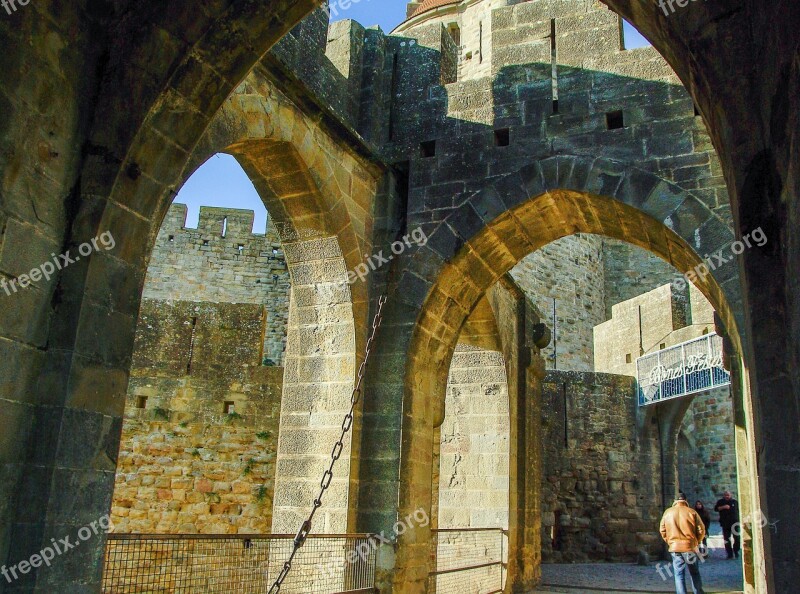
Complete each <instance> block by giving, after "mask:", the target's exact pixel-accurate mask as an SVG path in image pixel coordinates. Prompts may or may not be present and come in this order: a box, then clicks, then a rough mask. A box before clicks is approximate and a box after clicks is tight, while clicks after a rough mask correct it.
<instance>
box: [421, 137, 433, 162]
mask: <svg viewBox="0 0 800 594" xmlns="http://www.w3.org/2000/svg"><path fill="white" fill-rule="evenodd" d="M419 152H420V155H421V156H422V157H423V158H424V159H427V158H429V157H435V156H436V141H435V140H428V141H426V142H421V143H420V145H419Z"/></svg>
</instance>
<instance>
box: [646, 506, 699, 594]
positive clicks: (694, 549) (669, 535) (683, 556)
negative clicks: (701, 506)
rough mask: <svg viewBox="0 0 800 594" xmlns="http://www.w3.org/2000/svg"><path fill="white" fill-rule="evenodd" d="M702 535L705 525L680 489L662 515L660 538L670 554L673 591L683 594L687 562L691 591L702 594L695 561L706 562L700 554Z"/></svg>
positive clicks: (684, 591)
mask: <svg viewBox="0 0 800 594" xmlns="http://www.w3.org/2000/svg"><path fill="white" fill-rule="evenodd" d="M705 536H706V528H705V525H704V524H703V520H702V518H701V517H700V514H698V513H697V512H696V511H695V510H694V509H692V508H691V507H689V504H688V503H687V502H686V495H684V494H683V493H681V494H680V495H678V499H677V500H676V501H675V503H673V504H672V507H670V508H669V509H667V511H665V512H664V516H663V517H662V518H661V538H663V539H664V542H666V543H667V545H669V552H670V554H671V555H672V567H673V568H674V570H675V592H676V594H686V584H685V581H684V580H685V575H686V567H687V565H688V567H689V577H690V578H691V581H692V592H694V594H705V592H704V590H703V580H702V579H701V578H700V568H699V567H698V565H697V560H698V559H700V560H701V561H702V562H705V558H704V557H703V556H702V555H701V554H700V543H701V542H703V539H704V538H705ZM657 571H658V572H659V575H661V568H658V569H657ZM663 577H664V576H663V575H662V578H663ZM664 579H666V578H664Z"/></svg>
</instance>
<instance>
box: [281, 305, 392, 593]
mask: <svg viewBox="0 0 800 594" xmlns="http://www.w3.org/2000/svg"><path fill="white" fill-rule="evenodd" d="M386 299H387V295H386V294H384V295H382V296H381V297H380V299H378V311H377V312H376V313H375V318H374V319H373V321H372V334H371V335H370V337H369V339H368V340H367V346H366V352H365V353H364V360H363V361H362V362H361V366H360V367H359V368H358V375H357V379H356V385H355V388H353V393H352V394H351V396H350V411H349V412H348V413H347V414H346V415H345V416H344V420H343V421H342V434H341V436H340V437H339V440H338V441H337V442H336V444H335V445H334V446H333V450H332V451H331V464H330V466H329V467H328V470H326V471H325V472H324V473H323V474H322V480H321V481H320V483H319V486H320V491H319V495H317V498H316V499H314V506H313V507H312V509H311V513H309V514H308V518H307V519H306V521H305V522H303V525H302V526H300V530H298V532H297V536H295V537H294V545H293V548H292V553H291V554H290V555H289V558H288V559H287V560H286V563H284V564H283V569H281V572H280V574H279V575H278V578H277V579H276V580H275V583H274V584H272V587H271V588H270V589H269V594H278V592H280V591H281V586H282V585H283V582H284V580H285V579H286V576H288V575H289V571H291V569H292V561H293V560H294V557H295V555H296V554H297V551H299V550H300V547H302V546H303V545H304V544H305V542H306V539H307V538H308V533H309V532H311V522H312V521H313V520H314V515H315V514H316V513H317V510H318V509H319V508H320V507H322V496H323V495H325V491H327V490H328V487H330V486H331V481H332V480H333V467H334V465H335V464H336V461H337V460H338V459H339V458H340V457H341V455H342V450H344V438H345V436H346V435H347V433H348V432H349V431H350V429H351V428H352V427H353V413H354V411H355V408H356V405H357V404H358V401H359V400H360V399H361V384H362V383H363V381H364V373H365V372H366V369H367V362H368V361H369V354H370V351H371V350H372V343H373V342H374V340H375V336H376V335H377V334H378V328H380V326H381V322H383V315H382V311H383V306H384V304H385V303H386Z"/></svg>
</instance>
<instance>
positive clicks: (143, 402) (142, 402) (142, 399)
mask: <svg viewBox="0 0 800 594" xmlns="http://www.w3.org/2000/svg"><path fill="white" fill-rule="evenodd" d="M136 408H147V396H137V397H136Z"/></svg>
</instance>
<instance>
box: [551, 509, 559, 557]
mask: <svg viewBox="0 0 800 594" xmlns="http://www.w3.org/2000/svg"><path fill="white" fill-rule="evenodd" d="M553 516H554V519H553V527H552V528H551V529H550V539H551V540H552V546H553V550H554V551H560V550H561V512H560V511H559V510H556V511H555V512H554V514H553Z"/></svg>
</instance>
